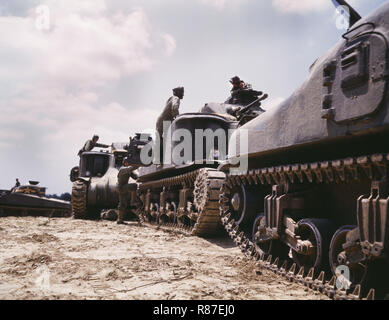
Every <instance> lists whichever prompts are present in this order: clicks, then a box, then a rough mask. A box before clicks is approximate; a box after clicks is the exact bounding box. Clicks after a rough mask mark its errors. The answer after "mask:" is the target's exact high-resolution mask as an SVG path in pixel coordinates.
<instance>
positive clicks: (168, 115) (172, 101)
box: [156, 87, 184, 161]
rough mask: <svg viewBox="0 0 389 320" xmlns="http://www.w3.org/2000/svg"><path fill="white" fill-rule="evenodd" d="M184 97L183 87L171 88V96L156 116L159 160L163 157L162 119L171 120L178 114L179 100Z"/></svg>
mask: <svg viewBox="0 0 389 320" xmlns="http://www.w3.org/2000/svg"><path fill="white" fill-rule="evenodd" d="M183 98H184V88H183V87H178V88H175V89H173V96H171V97H170V98H169V99H168V101H167V102H166V105H165V109H163V111H162V113H161V115H160V116H159V117H158V120H157V124H156V130H157V132H158V134H159V138H160V148H161V153H160V155H161V161H162V159H163V156H162V152H163V140H164V137H163V134H164V132H163V123H164V121H169V122H173V120H174V119H175V118H176V117H177V116H178V115H179V114H180V111H179V109H180V101H181V100H182V99H183Z"/></svg>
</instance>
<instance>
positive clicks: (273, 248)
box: [252, 213, 290, 260]
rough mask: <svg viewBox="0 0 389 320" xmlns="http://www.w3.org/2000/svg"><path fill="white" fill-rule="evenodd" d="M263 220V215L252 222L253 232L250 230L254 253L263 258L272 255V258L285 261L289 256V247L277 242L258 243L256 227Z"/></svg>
mask: <svg viewBox="0 0 389 320" xmlns="http://www.w3.org/2000/svg"><path fill="white" fill-rule="evenodd" d="M264 218H265V216H264V214H263V213H262V214H260V215H259V216H258V217H257V218H256V219H255V221H254V225H253V230H252V241H253V243H254V247H255V250H256V252H258V253H260V254H264V255H265V257H267V256H269V255H272V256H273V257H278V258H279V259H281V260H284V259H287V258H288V254H289V250H290V249H289V247H288V246H287V245H285V244H284V243H282V242H281V241H279V240H268V241H259V239H258V238H257V236H256V233H257V232H258V227H259V226H260V224H261V221H262V220H263V219H264Z"/></svg>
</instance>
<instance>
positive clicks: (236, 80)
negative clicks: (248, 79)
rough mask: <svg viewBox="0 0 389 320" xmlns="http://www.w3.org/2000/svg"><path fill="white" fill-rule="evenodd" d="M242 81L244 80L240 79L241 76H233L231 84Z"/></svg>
mask: <svg viewBox="0 0 389 320" xmlns="http://www.w3.org/2000/svg"><path fill="white" fill-rule="evenodd" d="M241 82H242V80H240V78H239V77H238V76H235V77H233V78H231V80H230V83H231V84H240V83H241Z"/></svg>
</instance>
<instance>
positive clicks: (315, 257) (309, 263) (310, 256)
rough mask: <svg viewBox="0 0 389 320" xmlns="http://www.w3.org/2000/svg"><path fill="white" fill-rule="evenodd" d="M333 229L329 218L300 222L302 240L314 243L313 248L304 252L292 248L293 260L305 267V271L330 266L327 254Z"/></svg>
mask: <svg viewBox="0 0 389 320" xmlns="http://www.w3.org/2000/svg"><path fill="white" fill-rule="evenodd" d="M332 230H333V229H332V226H331V223H330V221H328V220H327V219H303V220H300V221H299V222H298V231H297V235H298V236H300V237H301V240H303V241H305V240H306V241H309V242H310V243H311V244H312V247H311V249H310V250H308V251H307V252H306V253H304V254H302V253H298V252H296V251H295V250H292V256H293V260H294V261H295V262H296V264H297V265H298V266H299V267H304V270H305V271H308V270H309V269H311V268H315V269H316V270H322V269H324V270H327V269H328V268H329V266H328V259H327V254H328V248H329V244H330V240H331V236H332Z"/></svg>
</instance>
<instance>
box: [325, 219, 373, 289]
mask: <svg viewBox="0 0 389 320" xmlns="http://www.w3.org/2000/svg"><path fill="white" fill-rule="evenodd" d="M355 228H356V226H343V227H341V228H339V229H338V230H337V231H336V232H335V233H334V235H333V237H332V240H331V244H330V252H329V258H330V261H329V262H330V267H331V271H332V273H333V274H334V275H337V274H336V271H337V270H336V269H337V268H338V267H339V266H347V267H348V269H349V275H348V277H349V280H350V281H351V282H352V283H355V284H358V283H360V282H361V281H362V279H363V277H364V275H365V273H366V264H365V263H361V262H359V263H355V264H350V263H349V262H348V261H347V260H348V259H347V255H346V252H345V250H344V249H343V244H345V243H346V236H347V233H348V232H350V231H352V230H354V229H355Z"/></svg>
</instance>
